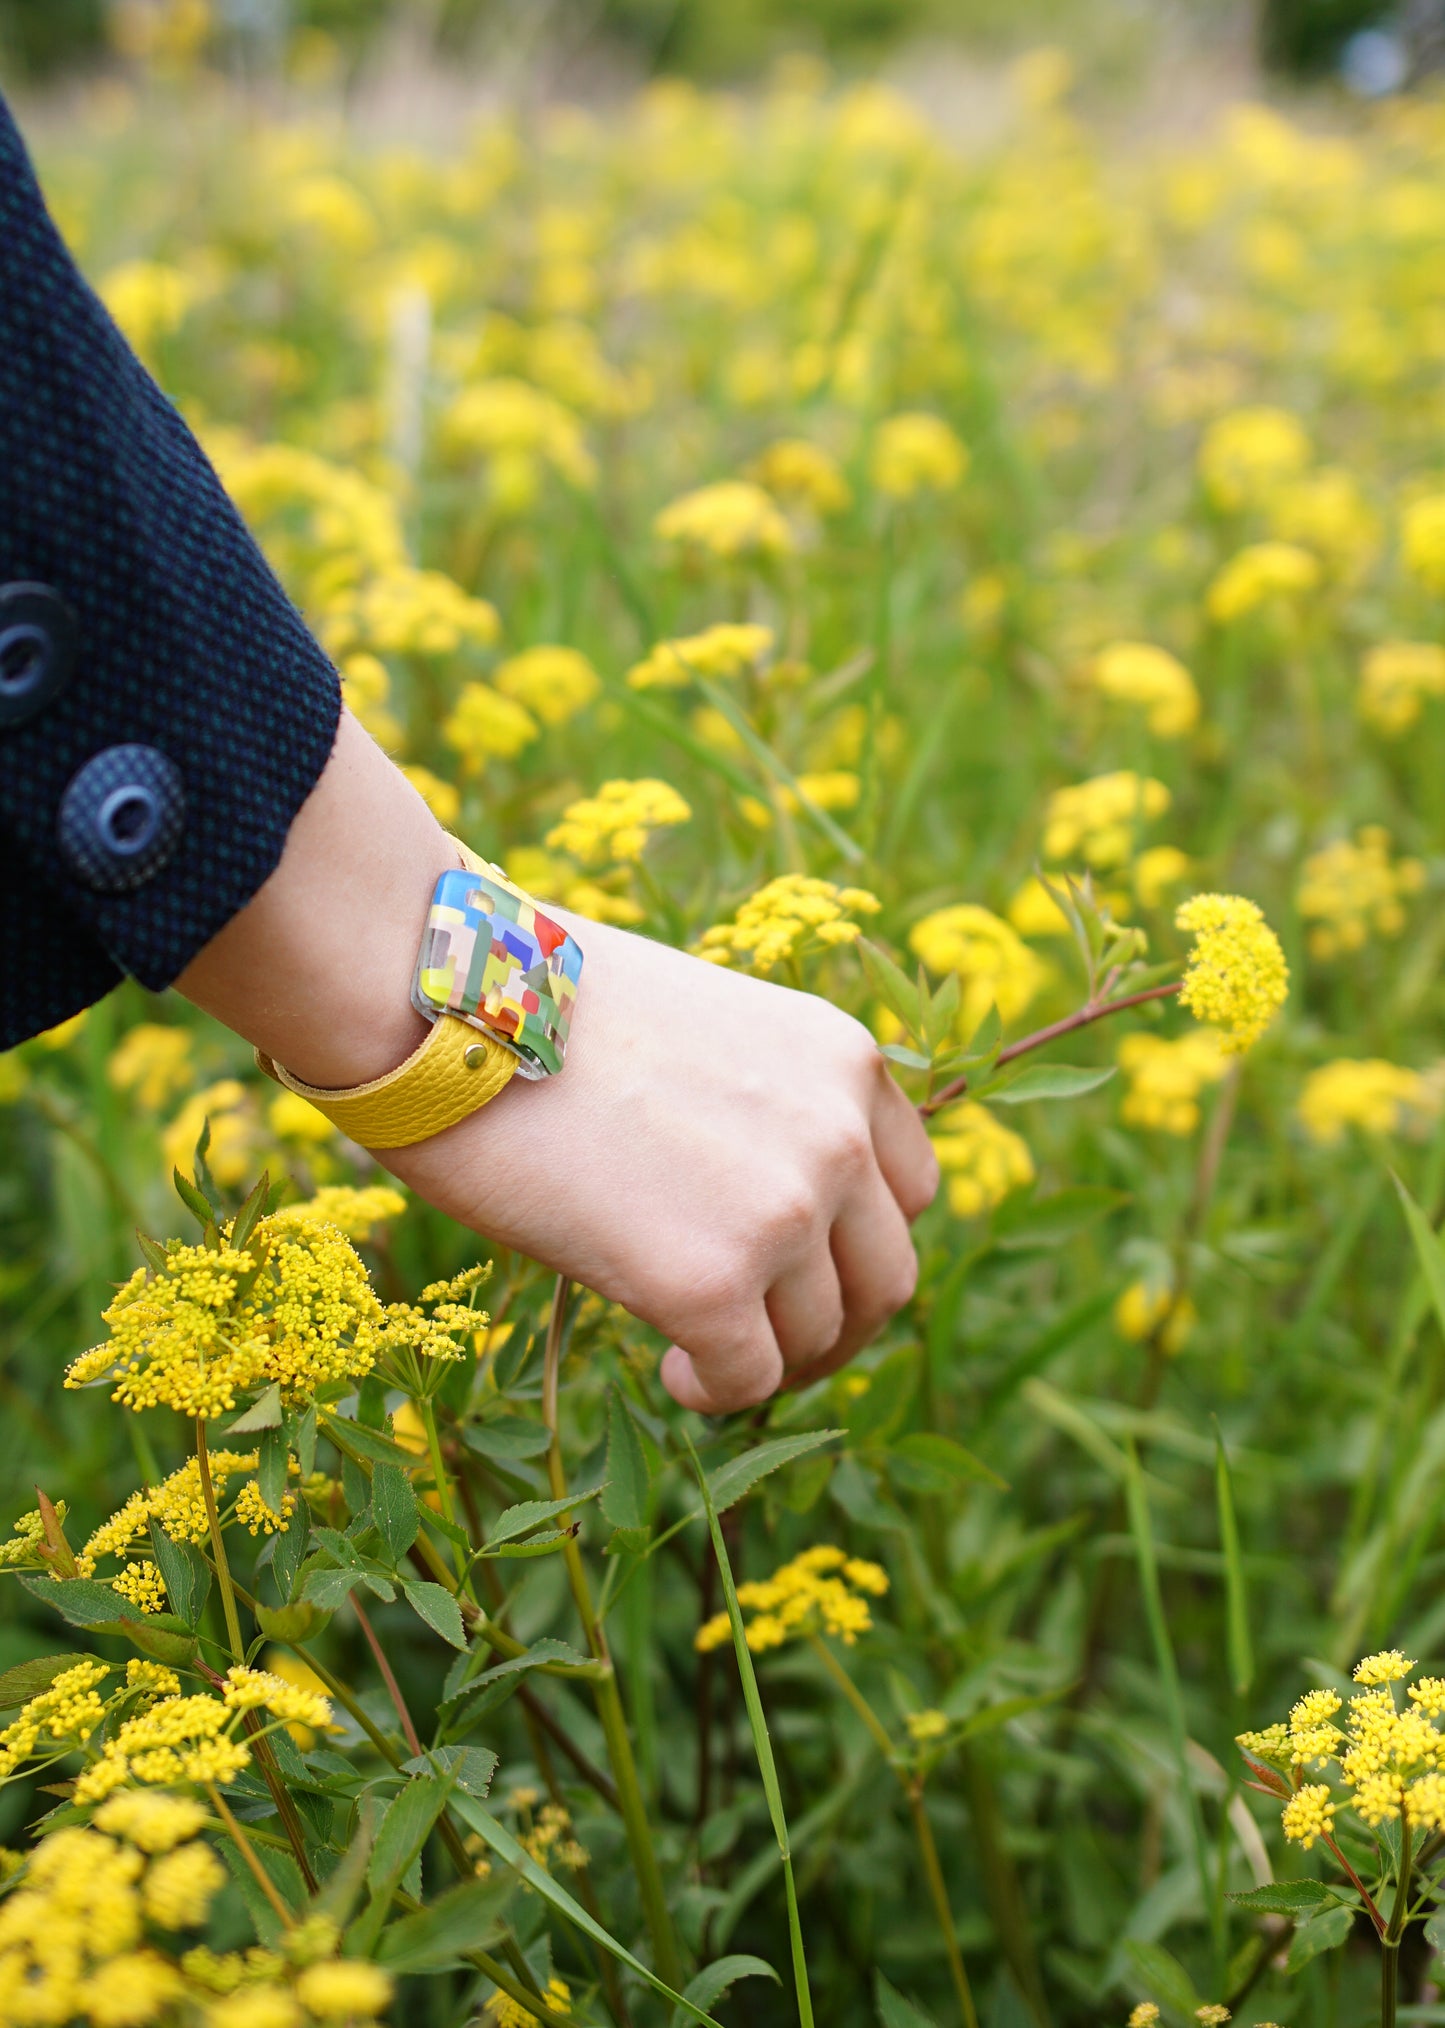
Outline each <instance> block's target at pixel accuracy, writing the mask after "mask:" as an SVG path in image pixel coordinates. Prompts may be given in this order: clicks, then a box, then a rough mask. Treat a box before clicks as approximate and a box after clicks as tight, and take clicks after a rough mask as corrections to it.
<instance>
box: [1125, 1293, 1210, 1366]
mask: <svg viewBox="0 0 1445 2028" xmlns="http://www.w3.org/2000/svg"><path fill="white" fill-rule="evenodd" d="M1198 1322H1199V1312H1198V1310H1196V1309H1195V1307H1194V1305H1193V1303H1192V1302H1191V1301H1190V1299H1189V1297H1188V1296H1182V1297H1180V1298H1178V1299H1177V1300H1176V1298H1175V1295H1174V1291H1173V1290H1172V1289H1169V1288H1165V1287H1163V1286H1161V1285H1157V1284H1150V1283H1148V1282H1130V1284H1129V1286H1128V1288H1126V1289H1125V1290H1124V1291H1123V1292H1122V1294H1121V1295H1120V1297H1119V1300H1118V1301H1117V1302H1116V1303H1115V1305H1114V1323H1115V1326H1116V1328H1117V1330H1118V1332H1119V1335H1120V1337H1121V1338H1127V1339H1128V1340H1129V1342H1130V1344H1131V1345H1141V1344H1142V1343H1143V1342H1144V1340H1145V1339H1146V1338H1151V1337H1152V1336H1153V1335H1154V1333H1155V1332H1156V1331H1157V1330H1158V1329H1159V1326H1160V1325H1161V1324H1162V1325H1163V1326H1164V1329H1163V1332H1162V1333H1161V1335H1160V1339H1159V1345H1160V1349H1161V1351H1164V1352H1167V1353H1168V1354H1169V1355H1170V1356H1171V1358H1172V1357H1173V1355H1174V1354H1175V1353H1177V1352H1182V1351H1183V1350H1184V1347H1185V1345H1186V1344H1187V1343H1188V1341H1189V1337H1190V1334H1191V1332H1192V1331H1193V1329H1194V1326H1195V1325H1196V1324H1197V1323H1198Z"/></svg>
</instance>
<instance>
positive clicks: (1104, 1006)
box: [918, 979, 1180, 1119]
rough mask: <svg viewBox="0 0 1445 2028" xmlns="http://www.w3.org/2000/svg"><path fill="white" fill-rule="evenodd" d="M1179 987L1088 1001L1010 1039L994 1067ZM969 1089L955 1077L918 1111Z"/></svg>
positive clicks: (932, 1109)
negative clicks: (1040, 1026)
mask: <svg viewBox="0 0 1445 2028" xmlns="http://www.w3.org/2000/svg"><path fill="white" fill-rule="evenodd" d="M1179 986H1180V981H1179V980H1178V979H1174V980H1172V981H1171V982H1170V983H1169V984H1168V985H1167V986H1150V987H1149V988H1148V989H1147V990H1146V991H1145V992H1143V993H1126V994H1125V996H1124V998H1123V999H1122V1000H1087V1001H1085V1003H1084V1005H1083V1006H1082V1007H1080V1008H1079V1009H1078V1011H1077V1012H1076V1013H1073V1014H1066V1015H1064V1017H1063V1019H1062V1020H1061V1021H1051V1022H1050V1023H1049V1025H1048V1027H1047V1028H1038V1029H1035V1031H1034V1033H1033V1034H1032V1035H1025V1036H1024V1037H1023V1038H1022V1040H1020V1041H1018V1042H1011V1043H1010V1044H1009V1046H1008V1048H1007V1049H1001V1050H1000V1051H999V1053H998V1057H997V1060H996V1066H995V1067H996V1068H997V1067H1001V1066H1002V1065H1004V1064H1005V1063H1012V1062H1014V1060H1015V1059H1016V1058H1017V1057H1020V1056H1027V1055H1028V1054H1029V1052H1030V1050H1034V1049H1042V1048H1043V1046H1044V1044H1045V1043H1046V1042H1057V1041H1058V1039H1059V1037H1060V1036H1061V1035H1072V1034H1073V1033H1074V1031H1075V1030H1076V1029H1079V1028H1088V1027H1091V1026H1092V1024H1093V1023H1094V1022H1095V1021H1102V1020H1103V1019H1104V1018H1105V1016H1106V1015H1109V1014H1124V1013H1127V1012H1128V1010H1129V1008H1131V1007H1142V1006H1143V1005H1144V1004H1145V1002H1146V1001H1149V1000H1163V999H1166V998H1167V997H1168V995H1169V994H1171V993H1177V992H1178V991H1179ZM967 1090H968V1079H967V1077H956V1078H955V1079H954V1080H953V1082H952V1084H946V1085H945V1086H944V1087H943V1090H942V1091H940V1092H936V1093H935V1094H934V1096H933V1097H932V1098H931V1099H925V1100H924V1101H923V1103H922V1105H920V1106H919V1108H918V1110H919V1113H920V1114H921V1115H922V1117H923V1118H924V1119H928V1118H929V1117H930V1116H931V1115H932V1114H934V1113H936V1112H937V1111H938V1109H939V1107H940V1106H946V1105H947V1104H948V1103H949V1101H950V1100H951V1099H956V1098H961V1097H962V1096H963V1094H964V1092H966V1091H967Z"/></svg>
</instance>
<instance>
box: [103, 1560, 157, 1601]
mask: <svg viewBox="0 0 1445 2028" xmlns="http://www.w3.org/2000/svg"><path fill="white" fill-rule="evenodd" d="M111 1583H112V1584H113V1585H114V1587H115V1589H116V1590H117V1591H118V1592H119V1593H120V1595H121V1597H122V1598H124V1599H129V1601H130V1603H131V1604H132V1605H133V1606H135V1607H136V1608H137V1609H138V1610H139V1611H140V1612H143V1613H162V1612H164V1611H165V1609H166V1588H165V1585H164V1584H163V1583H162V1582H161V1574H160V1572H159V1571H158V1570H157V1569H156V1567H155V1565H154V1564H153V1563H128V1564H126V1566H125V1568H124V1569H123V1570H121V1571H120V1572H118V1573H117V1575H116V1576H114V1577H113V1578H112V1579H111Z"/></svg>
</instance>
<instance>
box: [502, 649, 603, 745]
mask: <svg viewBox="0 0 1445 2028" xmlns="http://www.w3.org/2000/svg"><path fill="white" fill-rule="evenodd" d="M492 681H493V683H494V684H495V685H496V687H497V689H498V690H499V691H500V692H501V694H502V696H503V697H509V698H511V700H512V702H513V703H514V704H520V705H521V706H522V708H523V709H524V710H526V711H530V712H531V713H532V715H533V716H534V717H535V718H539V719H540V720H541V722H542V724H543V725H547V726H558V725H565V724H566V723H567V721H568V719H569V718H575V717H576V716H577V714H578V712H579V711H585V710H586V709H587V706H588V705H589V704H591V703H592V702H593V700H594V699H595V698H596V697H597V696H598V695H599V693H600V692H601V689H602V678H601V677H600V676H599V675H598V674H597V671H596V670H595V669H594V668H593V666H592V664H591V663H590V662H589V661H588V659H587V657H586V656H585V655H583V654H581V653H579V651H578V650H577V649H576V648H562V647H556V646H549V645H542V646H538V647H535V648H524V649H523V650H522V652H521V654H519V655H509V656H508V657H507V659H506V660H505V661H504V662H500V663H498V665H497V667H496V669H495V671H494V672H493V675H492Z"/></svg>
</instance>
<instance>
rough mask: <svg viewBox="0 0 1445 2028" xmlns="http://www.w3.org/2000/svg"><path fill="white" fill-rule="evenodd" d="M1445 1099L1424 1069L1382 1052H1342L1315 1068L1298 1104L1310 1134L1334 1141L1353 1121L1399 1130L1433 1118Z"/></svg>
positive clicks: (1366, 1128) (1325, 1143)
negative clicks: (1359, 1055)
mask: <svg viewBox="0 0 1445 2028" xmlns="http://www.w3.org/2000/svg"><path fill="white" fill-rule="evenodd" d="M1440 1099H1441V1094H1440V1091H1439V1088H1438V1085H1436V1084H1433V1083H1432V1082H1430V1081H1429V1080H1427V1079H1426V1078H1424V1077H1422V1076H1421V1074H1420V1072H1419V1071H1418V1070H1407V1069H1406V1068H1405V1067H1404V1065H1403V1064H1398V1063H1388V1062H1386V1061H1385V1060H1384V1059H1383V1058H1382V1057H1378V1056H1372V1057H1363V1058H1356V1057H1340V1058H1337V1059H1336V1061H1335V1062H1333V1063H1325V1064H1321V1066H1320V1068H1319V1069H1318V1070H1312V1071H1311V1072H1310V1074H1309V1076H1308V1077H1307V1078H1306V1079H1305V1082H1304V1088H1303V1090H1302V1091H1301V1092H1300V1096H1299V1103H1298V1105H1297V1108H1296V1110H1297V1112H1298V1114H1299V1120H1300V1124H1301V1126H1302V1127H1303V1128H1304V1130H1305V1132H1306V1133H1307V1134H1308V1135H1309V1137H1310V1139H1311V1140H1312V1141H1315V1142H1317V1143H1318V1144H1319V1146H1321V1147H1331V1146H1333V1145H1334V1144H1335V1143H1336V1142H1338V1141H1339V1140H1341V1139H1342V1138H1343V1136H1344V1134H1345V1131H1346V1129H1347V1128H1349V1127H1357V1128H1358V1129H1359V1130H1360V1132H1361V1133H1363V1134H1373V1135H1379V1134H1394V1133H1399V1132H1400V1131H1401V1129H1402V1128H1406V1127H1409V1126H1411V1125H1415V1124H1420V1123H1423V1122H1424V1121H1426V1120H1429V1119H1433V1118H1434V1117H1435V1116H1436V1114H1438V1112H1439V1110H1440Z"/></svg>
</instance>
